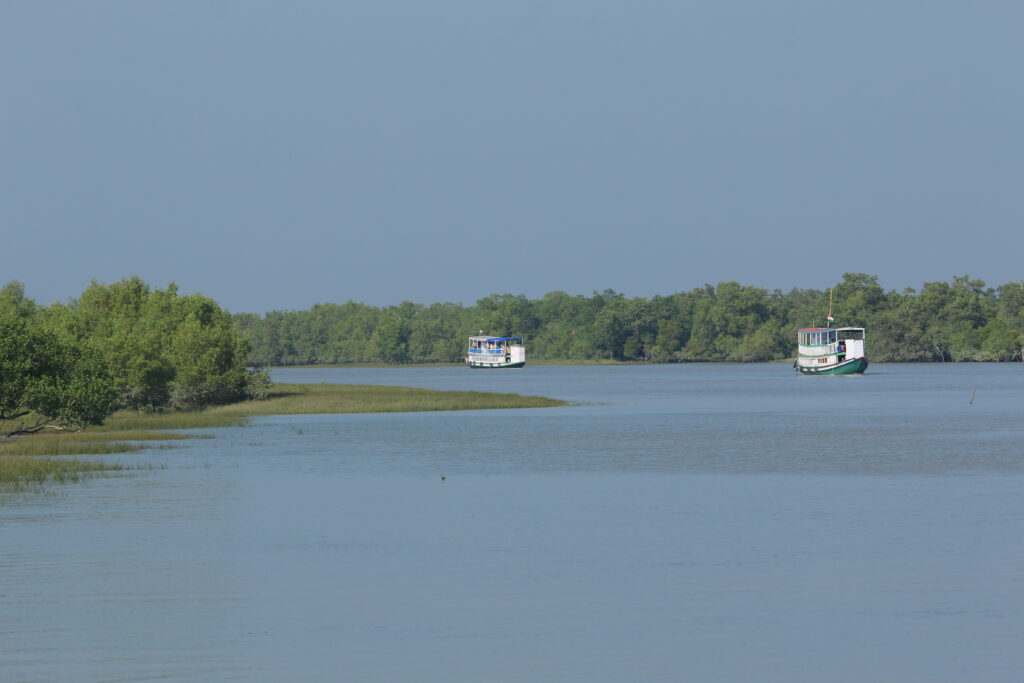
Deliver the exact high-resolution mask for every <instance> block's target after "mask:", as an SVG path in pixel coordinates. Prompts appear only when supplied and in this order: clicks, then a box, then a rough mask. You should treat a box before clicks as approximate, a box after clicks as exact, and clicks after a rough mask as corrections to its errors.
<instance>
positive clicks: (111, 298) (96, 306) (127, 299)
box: [42, 277, 249, 409]
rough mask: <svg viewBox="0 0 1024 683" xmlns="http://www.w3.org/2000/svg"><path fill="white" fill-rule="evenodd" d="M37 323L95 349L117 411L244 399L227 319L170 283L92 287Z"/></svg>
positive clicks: (241, 366)
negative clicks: (115, 397) (113, 393)
mask: <svg viewBox="0 0 1024 683" xmlns="http://www.w3.org/2000/svg"><path fill="white" fill-rule="evenodd" d="M42 317H43V318H44V319H45V321H46V324H47V325H48V326H49V327H50V328H51V329H52V330H54V331H55V332H56V333H58V334H60V335H63V336H65V337H67V338H68V339H70V340H71V341H72V342H73V343H74V344H76V345H78V346H80V347H83V348H85V347H88V348H92V349H94V350H95V352H96V353H97V354H98V356H99V357H100V359H101V364H102V366H103V367H104V368H105V369H106V370H107V372H109V373H110V375H111V377H112V378H113V381H114V385H115V386H116V388H117V391H118V405H119V406H120V407H130V408H140V409H141V408H146V407H159V406H168V405H171V406H178V407H187V408H196V407H202V406H206V405H216V404H220V403H225V402H230V401H234V400H238V399H240V398H242V397H244V396H245V393H246V383H247V381H248V379H249V375H248V374H247V373H246V363H247V357H248V354H249V345H248V343H247V342H246V341H245V340H244V339H243V337H242V335H240V334H239V332H238V328H237V327H236V326H235V323H234V320H233V319H232V317H231V315H230V314H229V313H228V312H227V311H224V310H223V309H221V308H220V307H219V306H218V305H217V303H216V302H215V301H213V300H212V299H210V298H208V297H205V296H203V295H201V294H192V295H188V296H182V295H179V294H178V288H177V286H176V285H174V284H173V283H171V284H170V285H169V286H168V287H167V289H165V290H159V289H151V288H150V287H149V285H147V284H146V283H145V282H144V281H143V280H142V279H141V278H138V277H132V278H127V279H124V280H121V281H120V282H116V283H113V284H110V285H102V284H99V283H96V282H93V283H92V285H90V286H89V287H88V288H87V289H86V290H85V291H84V292H83V293H82V295H81V297H79V298H78V299H77V300H74V301H72V302H70V303H69V304H68V305H67V306H53V307H51V308H50V309H48V310H46V311H45V312H44V313H43V314H42Z"/></svg>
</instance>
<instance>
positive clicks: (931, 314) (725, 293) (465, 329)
mask: <svg viewBox="0 0 1024 683" xmlns="http://www.w3.org/2000/svg"><path fill="white" fill-rule="evenodd" d="M831 289H832V312H833V315H834V317H835V321H836V322H835V325H836V326H857V327H865V328H867V339H868V355H869V357H870V358H871V359H872V360H873V361H876V362H878V361H882V362H885V361H889V362H894V361H1020V360H1021V346H1022V344H1024V282H1011V283H1008V284H1005V285H1002V286H1000V287H997V288H994V289H993V288H990V287H986V285H985V283H984V282H982V281H981V280H974V279H971V278H970V277H969V276H966V275H965V276H963V277H955V278H953V280H952V282H927V283H925V284H924V285H923V287H922V288H921V289H920V291H917V290H914V289H910V288H908V289H906V290H904V291H902V292H896V291H888V292H887V291H884V290H883V289H882V287H881V286H880V285H879V284H878V277H877V276H873V275H866V274H863V273H846V274H845V275H844V276H843V280H842V282H840V283H838V284H837V285H836V286H835V287H833V288H831ZM828 310H829V289H824V290H817V289H793V290H790V291H789V292H783V291H781V290H774V291H769V290H767V289H763V288H760V287H751V286H748V285H741V284H739V283H738V282H721V283H719V284H718V285H715V286H712V285H705V286H704V287H699V288H697V289H693V290H691V291H688V292H678V293H676V294H670V295H667V296H655V297H653V298H650V299H646V298H643V297H637V298H627V297H625V296H624V295H622V294H620V293H617V292H615V291H612V290H605V291H604V292H601V293H596V292H595V293H594V294H593V296H589V297H588V296H583V295H579V294H577V295H572V294H567V293H565V292H560V291H556V292H549V293H548V294H545V295H544V296H543V297H542V298H540V299H528V298H526V297H525V296H523V295H513V294H492V295H491V296H488V297H486V298H483V299H480V300H479V301H477V302H476V305H475V306H463V305H460V304H452V303H435V304H431V305H429V306H424V305H421V304H414V303H411V302H408V301H406V302H403V303H401V304H399V305H397V306H388V307H383V308H380V307H375V306H367V305H365V304H360V303H355V302H352V301H349V302H348V303H345V304H340V305H339V304H317V305H315V306H313V308H312V309H311V310H308V311H273V312H270V313H267V314H266V315H263V316H260V315H256V314H252V313H241V314H236V315H235V316H234V320H235V323H236V325H237V326H238V329H239V331H240V332H241V333H242V334H243V336H245V337H246V338H248V339H249V342H250V345H251V351H250V354H249V361H250V362H251V363H253V364H255V365H307V364H344V363H366V362H385V363H432V362H442V363H443V362H457V361H459V360H461V359H462V357H463V356H464V354H465V350H466V341H467V337H468V336H469V335H471V334H477V333H478V332H480V331H481V330H482V331H484V332H485V333H486V334H492V335H495V336H524V337H526V344H527V353H528V357H529V358H531V359H540V360H578V361H582V360H598V359H613V360H620V361H645V362H654V363H666V362H667V363H671V362H682V361H740V362H752V361H768V360H779V359H783V358H790V357H792V356H793V355H794V353H795V348H796V341H795V340H796V334H795V333H796V329H797V328H799V327H810V326H816V325H818V326H824V325H825V317H826V315H827V314H828Z"/></svg>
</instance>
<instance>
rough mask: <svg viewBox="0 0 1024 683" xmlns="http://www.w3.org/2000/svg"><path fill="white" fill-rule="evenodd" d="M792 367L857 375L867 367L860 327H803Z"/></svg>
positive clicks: (807, 372) (812, 372)
mask: <svg viewBox="0 0 1024 683" xmlns="http://www.w3.org/2000/svg"><path fill="white" fill-rule="evenodd" d="M797 344H798V346H797V357H796V362H795V363H794V364H793V367H795V368H796V370H797V372H800V373H803V374H805V375H858V374H861V373H863V372H864V370H866V369H867V367H868V357H867V355H866V354H865V353H864V328H863V327H837V328H835V329H830V328H828V327H805V328H803V329H801V330H799V331H798V332H797Z"/></svg>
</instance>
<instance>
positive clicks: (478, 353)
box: [466, 335, 526, 368]
mask: <svg viewBox="0 0 1024 683" xmlns="http://www.w3.org/2000/svg"><path fill="white" fill-rule="evenodd" d="M466 365H468V366H469V367H471V368H521V367H523V366H524V365H526V347H525V346H524V345H523V338H522V337H488V336H486V335H480V336H476V337H470V338H469V352H468V353H467V354H466Z"/></svg>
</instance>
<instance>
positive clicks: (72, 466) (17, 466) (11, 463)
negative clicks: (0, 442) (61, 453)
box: [0, 456, 125, 490]
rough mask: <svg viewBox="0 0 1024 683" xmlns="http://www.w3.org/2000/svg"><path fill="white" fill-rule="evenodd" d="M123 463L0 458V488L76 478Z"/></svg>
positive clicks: (111, 469) (121, 467)
mask: <svg viewBox="0 0 1024 683" xmlns="http://www.w3.org/2000/svg"><path fill="white" fill-rule="evenodd" d="M124 469H125V467H124V465H120V464H116V463H115V464H111V463H104V462H98V461H94V460H81V459H79V458H36V457H26V456H6V457H0V488H2V489H6V490H11V489H13V490H25V489H28V488H33V487H34V488H39V487H41V486H42V485H44V484H49V483H67V482H74V481H79V480H80V479H82V478H83V477H87V476H97V475H102V474H106V473H109V472H119V471H122V470H124Z"/></svg>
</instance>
